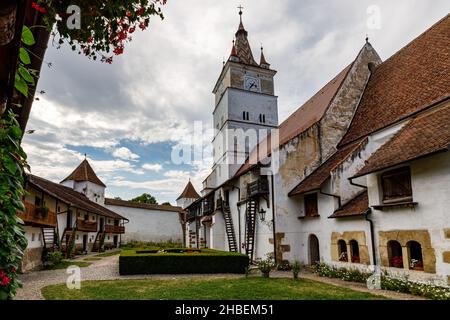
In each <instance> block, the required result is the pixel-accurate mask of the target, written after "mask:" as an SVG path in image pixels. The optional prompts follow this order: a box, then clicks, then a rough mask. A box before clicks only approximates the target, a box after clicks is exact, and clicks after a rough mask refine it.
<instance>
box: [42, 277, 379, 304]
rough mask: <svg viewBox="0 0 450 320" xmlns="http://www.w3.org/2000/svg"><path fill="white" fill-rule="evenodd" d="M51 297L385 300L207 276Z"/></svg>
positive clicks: (47, 293)
mask: <svg viewBox="0 0 450 320" xmlns="http://www.w3.org/2000/svg"><path fill="white" fill-rule="evenodd" d="M42 295H43V296H44V298H45V299H47V300H211V299H214V300H275V299H276V300H373V299H385V298H384V297H381V296H376V295H372V294H370V293H365V292H359V291H354V290H351V289H347V288H341V287H337V286H333V285H329V284H325V283H321V282H316V281H312V280H306V279H298V280H293V279H274V278H268V279H267V278H262V277H261V278H260V277H258V278H256V277H251V278H237V279H236V278H222V279H217V278H216V279H213V278H203V279H192V278H190V279H177V280H112V281H85V282H82V284H81V289H80V290H69V289H67V287H66V284H59V285H52V286H47V287H44V288H43V289H42Z"/></svg>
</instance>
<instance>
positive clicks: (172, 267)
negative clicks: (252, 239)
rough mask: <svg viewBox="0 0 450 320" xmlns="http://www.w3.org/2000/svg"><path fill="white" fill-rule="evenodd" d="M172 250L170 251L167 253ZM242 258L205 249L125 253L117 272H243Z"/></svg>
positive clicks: (246, 260) (122, 273) (130, 251)
mask: <svg viewBox="0 0 450 320" xmlns="http://www.w3.org/2000/svg"><path fill="white" fill-rule="evenodd" d="M170 251H172V252H170ZM248 265H249V259H248V257H247V256H246V255H244V254H240V253H234V252H223V251H215V250H209V249H202V250H196V251H192V250H187V249H174V250H170V249H165V250H156V252H155V250H126V251H122V253H121V255H120V258H119V273H120V274H121V275H132V274H191V273H241V274H244V273H245V272H246V269H245V268H246V267H248Z"/></svg>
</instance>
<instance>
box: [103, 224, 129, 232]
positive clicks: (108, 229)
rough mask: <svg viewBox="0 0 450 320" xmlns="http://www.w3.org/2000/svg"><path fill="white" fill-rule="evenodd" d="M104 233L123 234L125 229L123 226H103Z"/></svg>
mask: <svg viewBox="0 0 450 320" xmlns="http://www.w3.org/2000/svg"><path fill="white" fill-rule="evenodd" d="M105 232H106V233H125V227H123V226H112V225H108V224H107V225H105Z"/></svg>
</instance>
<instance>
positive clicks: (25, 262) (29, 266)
mask: <svg viewBox="0 0 450 320" xmlns="http://www.w3.org/2000/svg"><path fill="white" fill-rule="evenodd" d="M42 251H43V248H42V247H41V248H31V249H26V250H25V252H24V254H23V258H22V266H21V270H22V272H26V271H30V270H35V269H38V268H39V267H40V266H42V264H43V261H42Z"/></svg>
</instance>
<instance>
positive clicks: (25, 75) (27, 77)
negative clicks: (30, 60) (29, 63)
mask: <svg viewBox="0 0 450 320" xmlns="http://www.w3.org/2000/svg"><path fill="white" fill-rule="evenodd" d="M19 73H20V75H21V76H22V78H23V79H24V80H25V81H27V82H29V83H31V84H33V85H34V78H33V77H32V76H31V74H30V73H29V72H28V70H27V69H26V68H24V67H22V66H19Z"/></svg>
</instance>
